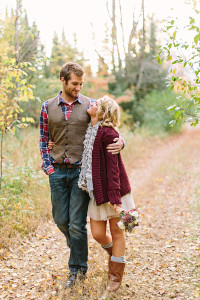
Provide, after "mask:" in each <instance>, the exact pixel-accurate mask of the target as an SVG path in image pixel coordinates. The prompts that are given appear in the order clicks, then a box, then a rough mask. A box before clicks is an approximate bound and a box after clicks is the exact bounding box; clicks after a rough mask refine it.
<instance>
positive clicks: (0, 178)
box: [0, 130, 3, 191]
mask: <svg viewBox="0 0 200 300" xmlns="http://www.w3.org/2000/svg"><path fill="white" fill-rule="evenodd" d="M2 176H3V130H2V131H1V175H0V191H1V185H2Z"/></svg>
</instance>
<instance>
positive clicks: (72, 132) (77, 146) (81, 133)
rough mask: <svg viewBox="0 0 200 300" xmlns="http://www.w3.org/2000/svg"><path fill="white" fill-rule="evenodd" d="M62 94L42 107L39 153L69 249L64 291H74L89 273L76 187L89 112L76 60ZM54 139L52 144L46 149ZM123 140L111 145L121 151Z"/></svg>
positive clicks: (82, 199) (64, 73)
mask: <svg viewBox="0 0 200 300" xmlns="http://www.w3.org/2000/svg"><path fill="white" fill-rule="evenodd" d="M60 80H61V84H62V91H60V92H59V94H58V96H56V97H54V98H52V99H49V100H47V101H46V102H44V103H43V105H42V109H41V115H40V151H41V156H42V160H43V163H42V169H43V170H44V172H45V173H46V174H47V175H49V183H50V189H51V201H52V212H53V218H54V221H55V223H56V225H57V226H58V228H59V229H60V231H61V232H62V233H63V234H64V235H65V237H66V240H67V245H68V246H69V247H70V257H69V262H68V265H69V269H70V275H69V278H68V280H67V282H66V288H68V287H71V286H72V285H73V284H74V283H75V281H76V278H77V275H78V273H79V274H80V275H81V277H82V278H84V277H85V274H86V272H87V268H88V267H87V259H88V245H87V229H86V222H87V209H88V203H89V196H88V194H87V193H86V192H84V191H82V190H81V189H79V187H78V178H79V174H80V169H81V158H82V152H83V141H84V138H85V133H86V129H87V127H88V123H89V121H90V117H89V115H88V113H87V111H86V110H87V108H88V106H89V105H90V99H89V98H88V97H85V96H83V95H81V94H80V91H81V88H82V86H83V82H84V70H83V68H82V67H81V66H80V65H78V64H76V63H73V62H69V63H66V64H64V65H63V66H62V68H61V71H60ZM49 139H51V140H52V141H53V142H54V146H53V148H52V149H51V150H49V149H48V142H49ZM122 147H123V143H122V141H121V140H120V139H117V141H116V143H114V144H111V145H109V146H108V151H110V152H112V153H113V154H116V153H118V152H119V151H120V150H121V149H122Z"/></svg>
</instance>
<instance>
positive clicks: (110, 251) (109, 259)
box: [102, 246, 112, 277]
mask: <svg viewBox="0 0 200 300" xmlns="http://www.w3.org/2000/svg"><path fill="white" fill-rule="evenodd" d="M102 248H103V247H102ZM103 249H104V250H106V252H107V253H108V255H109V258H108V277H109V270H110V261H111V256H112V246H111V247H109V248H103Z"/></svg>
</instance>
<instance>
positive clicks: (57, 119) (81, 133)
mask: <svg viewBox="0 0 200 300" xmlns="http://www.w3.org/2000/svg"><path fill="white" fill-rule="evenodd" d="M80 99H81V102H82V103H81V104H80V103H79V102H78V101H77V102H76V103H75V105H74V108H73V111H72V113H71V115H70V117H69V119H68V120H67V121H66V120H65V117H64V115H63V112H62V108H61V106H60V105H58V98H57V97H55V98H52V99H49V100H48V126H49V138H50V139H51V140H52V141H53V142H54V143H55V145H54V146H53V149H52V150H50V155H51V157H53V158H54V159H55V160H56V161H57V162H58V163H62V162H63V160H64V158H65V157H66V156H67V157H68V159H69V161H70V163H71V164H73V163H75V162H77V161H79V160H81V159H82V153H83V141H84V138H85V133H86V130H87V127H88V123H89V121H90V117H89V115H88V113H87V111H86V110H87V108H88V105H89V103H90V99H89V98H87V97H85V96H82V95H81V96H80Z"/></svg>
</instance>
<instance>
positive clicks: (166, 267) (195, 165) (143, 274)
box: [0, 127, 200, 300]
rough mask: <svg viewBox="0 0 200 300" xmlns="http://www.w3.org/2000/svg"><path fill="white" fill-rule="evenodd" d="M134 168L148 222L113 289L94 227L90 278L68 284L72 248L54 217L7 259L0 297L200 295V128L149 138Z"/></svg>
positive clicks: (134, 237)
mask: <svg viewBox="0 0 200 300" xmlns="http://www.w3.org/2000/svg"><path fill="white" fill-rule="evenodd" d="M140 151H141V152H142V151H143V155H138V157H137V159H135V157H134V155H133V157H132V161H131V162H130V164H128V162H126V165H128V166H129V168H128V171H129V175H130V179H131V183H132V186H133V195H134V198H135V202H136V206H138V207H139V208H140V212H141V220H140V226H139V227H137V228H136V229H135V230H134V233H131V234H127V235H126V241H127V254H126V258H127V266H126V270H125V275H124V278H123V283H122V286H121V288H120V289H119V290H118V291H117V292H116V293H113V294H107V293H106V291H105V289H106V278H107V273H106V270H107V255H106V253H104V252H103V251H102V249H101V248H100V247H99V245H98V244H97V243H96V242H95V241H94V240H93V239H92V237H91V233H90V230H89V224H88V231H89V270H88V276H87V279H86V280H85V281H84V282H78V284H77V286H76V288H74V289H72V290H69V291H64V290H63V288H62V287H63V284H64V282H65V280H66V278H67V275H68V268H67V260H68V255H69V250H68V248H67V246H66V243H65V239H64V237H63V235H62V234H61V233H60V232H59V230H58V229H57V228H56V226H55V224H54V222H53V221H49V222H48V223H44V224H41V226H40V227H39V228H38V229H37V231H36V232H35V233H34V234H33V235H32V236H28V237H26V238H25V239H24V240H22V241H21V243H20V245H19V246H17V247H16V248H12V249H10V250H9V251H8V252H7V253H6V255H4V258H3V259H2V260H1V261H0V299H20V300H21V299H83V300H84V299H98V300H100V299H131V300H132V299H138V300H142V299H144V300H146V299H184V300H185V299H199V297H200V294H199V289H200V282H199V281H200V234H199V233H200V230H199V228H200V226H199V225H200V205H198V200H199V198H200V182H199V179H200V176H199V174H200V129H199V128H198V127H197V128H186V129H185V130H184V131H183V133H181V134H179V135H174V136H170V137H168V138H166V139H164V140H159V141H157V142H154V143H151V142H148V143H147V145H146V146H145V148H144V149H142V148H141V149H139V152H140Z"/></svg>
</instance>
